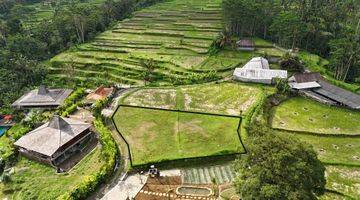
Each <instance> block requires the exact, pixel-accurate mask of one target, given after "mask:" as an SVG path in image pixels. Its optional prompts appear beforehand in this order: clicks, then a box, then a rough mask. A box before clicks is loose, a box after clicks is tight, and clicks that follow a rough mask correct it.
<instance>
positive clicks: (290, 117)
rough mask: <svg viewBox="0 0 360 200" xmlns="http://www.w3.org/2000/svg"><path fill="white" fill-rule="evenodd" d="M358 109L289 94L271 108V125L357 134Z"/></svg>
mask: <svg viewBox="0 0 360 200" xmlns="http://www.w3.org/2000/svg"><path fill="white" fill-rule="evenodd" d="M359 122H360V112H358V111H353V110H349V109H346V108H340V107H335V106H332V107H330V106H327V105H324V104H321V103H318V102H315V101H313V100H309V99H305V98H302V97H296V98H292V99H290V100H287V101H285V102H283V103H282V104H281V105H279V106H276V107H275V108H274V109H273V110H272V122H271V124H272V127H273V128H277V129H284V130H290V131H302V132H311V133H317V134H330V135H359V134H360V123H359Z"/></svg>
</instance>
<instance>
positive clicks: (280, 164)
mask: <svg viewBox="0 0 360 200" xmlns="http://www.w3.org/2000/svg"><path fill="white" fill-rule="evenodd" d="M260 127H261V126H260ZM252 134H253V135H255V136H253V137H250V138H248V142H247V143H248V145H247V149H248V151H249V153H248V154H247V155H246V156H242V157H241V159H238V160H237V161H236V163H235V168H236V171H237V172H238V173H239V175H238V177H237V178H236V181H235V185H236V189H237V191H238V192H239V193H240V195H241V197H242V199H267V200H269V199H270V200H271V199H274V200H275V199H316V195H320V194H323V193H324V190H325V183H326V181H325V177H324V171H325V167H324V166H323V164H322V163H321V162H320V161H319V160H318V159H317V155H316V153H315V152H314V150H313V149H312V147H311V146H308V145H305V144H302V143H300V142H299V141H298V140H295V139H293V138H288V137H287V138H285V137H282V136H278V135H275V133H273V132H272V131H270V130H266V129H264V128H257V129H256V130H252Z"/></svg>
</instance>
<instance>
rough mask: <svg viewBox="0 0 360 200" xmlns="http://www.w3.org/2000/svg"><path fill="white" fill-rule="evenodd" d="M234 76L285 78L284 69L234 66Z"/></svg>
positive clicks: (285, 72)
mask: <svg viewBox="0 0 360 200" xmlns="http://www.w3.org/2000/svg"><path fill="white" fill-rule="evenodd" d="M234 76H236V77H243V78H248V79H273V78H287V71H286V70H273V69H244V68H236V69H235V71H234Z"/></svg>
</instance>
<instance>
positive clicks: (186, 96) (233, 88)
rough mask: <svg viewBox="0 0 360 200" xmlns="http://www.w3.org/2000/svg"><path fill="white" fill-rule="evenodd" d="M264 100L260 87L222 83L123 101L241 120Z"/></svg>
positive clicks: (143, 93) (143, 92)
mask: <svg viewBox="0 0 360 200" xmlns="http://www.w3.org/2000/svg"><path fill="white" fill-rule="evenodd" d="M262 96H263V91H262V89H261V88H260V87H258V86H257V85H250V84H249V85H248V84H238V83H219V84H203V85H193V86H182V87H164V88H144V89H139V90H137V91H135V92H133V93H132V94H130V95H128V96H126V97H125V98H124V99H122V104H126V105H134V106H145V107H153V108H165V109H173V110H174V109H179V110H185V111H196V112H206V113H216V114H226V115H237V116H239V115H241V114H246V113H247V111H249V109H250V108H251V107H252V106H254V105H255V104H256V102H257V101H258V100H259V99H260V98H261V97H262Z"/></svg>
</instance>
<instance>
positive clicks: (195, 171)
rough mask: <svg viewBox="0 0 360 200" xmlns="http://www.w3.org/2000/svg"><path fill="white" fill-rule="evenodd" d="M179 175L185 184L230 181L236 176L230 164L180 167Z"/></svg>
mask: <svg viewBox="0 0 360 200" xmlns="http://www.w3.org/2000/svg"><path fill="white" fill-rule="evenodd" d="M181 175H182V176H181V177H182V182H183V183H185V184H211V183H212V179H215V180H216V183H217V184H224V183H231V182H232V181H233V180H234V178H235V176H236V175H235V171H234V170H233V167H232V166H231V164H226V165H216V166H206V167H198V168H186V169H181Z"/></svg>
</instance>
